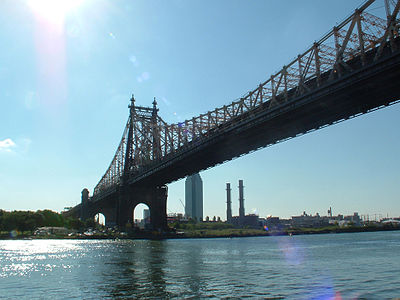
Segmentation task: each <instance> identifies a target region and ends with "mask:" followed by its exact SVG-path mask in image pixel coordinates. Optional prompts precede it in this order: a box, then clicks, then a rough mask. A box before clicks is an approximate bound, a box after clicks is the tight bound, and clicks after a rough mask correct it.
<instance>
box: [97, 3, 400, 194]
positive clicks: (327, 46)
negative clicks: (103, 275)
mask: <svg viewBox="0 0 400 300" xmlns="http://www.w3.org/2000/svg"><path fill="white" fill-rule="evenodd" d="M375 2H379V3H378V4H379V5H380V4H382V5H380V6H379V5H378V7H377V8H374V9H373V10H374V12H375V11H376V9H379V8H380V7H382V8H384V9H385V12H384V14H383V15H386V19H383V18H380V17H377V16H375V15H372V14H370V13H369V12H367V10H368V8H371V7H372V4H373V3H375ZM399 9H400V0H397V1H393V0H381V1H377V0H369V1H366V2H365V3H364V4H363V5H361V6H360V7H359V8H358V9H356V10H355V11H354V13H353V14H351V15H350V16H349V17H347V18H346V19H345V20H344V21H343V22H341V23H340V24H339V25H337V26H335V27H334V28H333V29H332V30H331V31H330V32H329V33H327V34H326V35H325V36H324V37H322V38H321V39H320V40H319V41H318V42H315V43H314V44H313V45H312V46H311V47H310V48H308V49H307V50H306V51H305V52H304V53H302V54H300V55H298V56H297V58H296V59H294V60H292V61H291V62H290V63H289V64H287V65H285V66H284V67H283V68H282V69H281V70H280V71H279V72H277V73H275V74H273V75H272V76H271V77H270V78H268V79H267V80H266V81H265V82H263V83H261V84H260V85H259V86H258V87H257V88H256V89H254V90H252V91H250V92H249V93H247V94H246V95H244V96H243V97H242V98H240V99H239V100H237V101H234V102H232V103H231V104H229V105H224V106H223V107H220V108H216V109H214V110H212V111H209V112H207V113H205V114H201V115H199V116H197V117H193V118H192V119H190V120H186V121H184V122H181V123H177V124H167V123H166V122H164V121H163V120H162V119H161V118H160V117H159V116H158V114H157V112H158V109H157V107H156V102H155V101H154V103H153V108H145V107H136V106H135V104H134V99H133V98H132V102H131V105H130V116H129V119H128V122H127V125H126V127H125V130H124V134H123V136H122V139H121V143H120V144H119V146H118V149H117V152H116V154H115V156H114V158H113V160H112V162H111V165H110V167H109V168H108V170H107V171H106V173H105V174H104V176H103V177H102V179H101V180H100V182H99V183H98V184H97V186H96V188H95V190H94V195H96V194H99V193H107V192H112V191H113V190H114V189H115V188H116V187H117V186H118V185H120V184H121V183H123V181H124V180H128V178H129V176H132V175H135V174H138V173H140V172H142V171H144V170H146V168H147V167H148V166H149V165H150V164H153V163H155V162H157V161H160V160H162V159H164V158H165V157H167V156H168V157H170V156H173V155H174V154H175V153H177V152H180V151H182V150H184V149H185V148H187V147H190V145H193V143H192V142H194V141H197V142H200V141H204V140H206V139H209V138H212V137H213V136H214V135H217V134H218V132H219V131H220V129H223V128H225V129H226V128H227V127H229V126H233V125H234V124H235V121H236V120H240V118H241V117H242V116H243V115H245V114H246V115H247V114H251V113H253V112H257V111H258V110H260V109H263V110H268V109H270V108H272V107H274V106H276V105H280V104H282V103H285V102H287V101H289V100H291V99H293V98H295V97H298V96H300V95H302V94H304V93H307V92H310V91H312V90H313V89H315V88H318V87H319V86H321V85H323V84H326V83H328V82H329V81H333V80H335V79H337V78H339V77H341V76H343V75H344V74H349V73H351V72H352V71H354V70H357V69H359V68H361V67H363V66H365V65H368V64H371V63H373V62H374V61H377V60H378V59H379V58H380V57H381V55H382V52H383V50H384V48H385V46H387V45H388V44H389V45H390V49H391V50H392V51H396V50H397V49H396V45H395V43H394V40H395V39H396V38H398V37H399V27H400V22H399Z"/></svg>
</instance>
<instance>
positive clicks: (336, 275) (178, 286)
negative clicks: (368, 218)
mask: <svg viewBox="0 0 400 300" xmlns="http://www.w3.org/2000/svg"><path fill="white" fill-rule="evenodd" d="M0 278H1V281H0V285H1V289H0V297H5V298H16V297H19V298H22V299H25V298H29V299H31V298H39V299H50V298H69V299H99V298H117V299H126V298H144V299H153V298H175V299H181V298H206V297H214V298H225V297H234V298H244V297H253V298H273V297H275V298H290V299H350V298H351V299H358V298H364V299H365V298H367V299H370V298H373V299H387V298H395V297H399V295H400V290H399V288H398V287H399V278H400V231H396V232H376V233H353V234H326V235H309V236H293V237H288V236H274V237H272V236H271V237H258V238H236V239H186V240H165V241H148V240H120V241H113V240H26V241H25V240H6V241H0Z"/></svg>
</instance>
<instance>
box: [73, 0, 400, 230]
mask: <svg viewBox="0 0 400 300" xmlns="http://www.w3.org/2000/svg"><path fill="white" fill-rule="evenodd" d="M381 1H382V4H383V7H384V8H385V12H386V19H382V18H379V17H377V16H375V15H372V14H370V13H368V12H367V9H368V8H370V7H371V5H372V4H373V3H374V2H377V1H375V0H369V1H366V2H365V3H364V4H362V5H361V6H360V7H359V8H357V9H356V10H355V11H354V12H353V13H352V14H351V15H350V16H349V17H348V18H346V19H345V20H344V21H343V22H341V23H340V24H339V25H337V26H335V27H334V28H333V29H332V30H331V31H330V32H329V33H327V34H326V35H325V36H324V37H322V38H321V39H320V40H319V41H318V42H315V43H314V44H313V45H312V46H311V47H310V48H308V49H307V50H306V51H305V52H304V53H302V54H300V55H298V57H297V58H296V59H294V60H292V61H291V62H290V63H289V64H287V65H285V66H284V67H283V68H282V69H281V70H280V71H279V72H277V73H275V74H273V75H272V76H271V77H270V78H269V79H268V80H266V81H265V82H263V83H261V84H260V85H259V86H258V87H257V88H255V89H254V90H252V91H250V92H249V93H247V94H246V95H244V96H243V97H242V98H240V99H238V100H237V101H234V102H232V103H230V104H228V105H224V106H223V107H220V108H216V109H214V110H212V111H209V112H207V113H204V114H201V115H199V116H196V117H193V118H192V119H190V120H186V121H184V122H181V123H177V124H167V123H166V122H164V121H163V120H162V118H161V117H160V116H159V115H158V108H157V103H156V100H155V99H154V102H153V106H152V107H141V106H137V105H136V104H135V99H134V97H133V96H132V98H131V103H130V105H129V118H128V122H127V124H126V126H125V129H124V133H123V135H122V139H121V142H120V144H119V146H118V148H117V151H116V153H115V156H114V158H113V160H112V162H111V164H110V166H109V168H108V169H107V171H106V172H105V174H104V175H103V177H102V178H101V179H100V181H99V183H98V184H97V185H96V187H95V189H94V193H93V196H91V197H89V191H88V190H87V189H84V190H83V192H82V203H81V204H80V205H78V206H76V207H74V208H73V209H71V210H70V211H68V212H67V213H66V214H67V215H75V216H79V217H81V218H83V219H86V218H92V217H94V215H96V214H97V213H102V214H103V215H104V216H105V218H106V224H110V225H113V224H116V225H118V226H119V227H121V228H123V227H124V226H125V225H126V224H129V223H131V224H132V221H133V210H134V208H135V206H136V205H137V204H139V203H144V204H147V205H148V206H149V208H150V214H151V217H150V218H151V224H152V227H153V229H161V230H164V229H166V228H167V224H166V201H167V187H166V184H168V183H170V182H173V181H176V180H178V179H180V178H183V177H185V176H187V175H190V174H193V173H195V172H198V171H200V170H204V169H207V168H211V167H213V166H215V165H218V164H222V163H224V162H225V161H229V160H231V159H233V158H235V157H238V156H241V155H244V154H247V153H249V152H251V151H255V150H257V149H260V148H263V147H267V146H269V145H273V144H275V143H279V142H282V141H285V140H287V139H290V138H293V137H296V136H298V135H302V134H305V133H308V132H310V131H313V130H316V129H319V128H322V127H325V126H329V125H332V124H334V123H337V122H340V121H343V120H347V119H349V118H353V117H356V116H359V115H361V114H364V113H367V112H370V111H373V110H376V109H379V108H382V107H385V106H388V105H391V104H393V103H396V102H397V101H398V99H400V37H399V27H400V22H399V9H400V0H397V1H393V0H381Z"/></svg>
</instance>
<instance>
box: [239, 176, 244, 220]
mask: <svg viewBox="0 0 400 300" xmlns="http://www.w3.org/2000/svg"><path fill="white" fill-rule="evenodd" d="M243 188H244V186H243V180H239V219H243V218H244V198H243Z"/></svg>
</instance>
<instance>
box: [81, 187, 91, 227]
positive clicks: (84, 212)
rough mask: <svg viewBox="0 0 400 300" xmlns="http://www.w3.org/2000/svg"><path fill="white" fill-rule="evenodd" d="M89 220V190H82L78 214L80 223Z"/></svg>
mask: <svg viewBox="0 0 400 300" xmlns="http://www.w3.org/2000/svg"><path fill="white" fill-rule="evenodd" d="M88 218H90V211H89V190H88V189H83V190H82V198H81V212H80V219H81V220H82V221H84V220H86V219H88Z"/></svg>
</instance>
